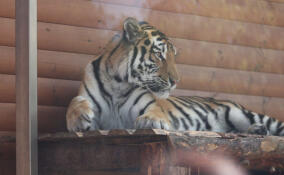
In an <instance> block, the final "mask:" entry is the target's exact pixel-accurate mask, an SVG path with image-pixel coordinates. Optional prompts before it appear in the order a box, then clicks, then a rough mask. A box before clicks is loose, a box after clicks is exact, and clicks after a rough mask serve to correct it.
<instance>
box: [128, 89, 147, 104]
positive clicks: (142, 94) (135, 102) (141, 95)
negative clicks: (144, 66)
mask: <svg viewBox="0 0 284 175" xmlns="http://www.w3.org/2000/svg"><path fill="white" fill-rule="evenodd" d="M145 94H148V92H143V93H141V94H140V95H139V96H138V97H137V98H136V100H135V101H134V103H133V105H132V106H135V105H136V104H137V103H138V101H139V100H140V99H141V98H142V97H143V96H144V95H145Z"/></svg>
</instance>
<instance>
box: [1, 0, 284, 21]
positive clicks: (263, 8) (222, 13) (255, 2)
mask: <svg viewBox="0 0 284 175" xmlns="http://www.w3.org/2000/svg"><path fill="white" fill-rule="evenodd" d="M274 1H275V2H281V0H274ZM81 2H82V1H81ZM92 2H101V3H110V4H117V5H124V6H132V7H140V8H148V9H151V10H159V11H166V12H173V13H184V14H193V15H199V16H207V17H215V18H223V19H229V20H239V21H244V22H252V23H260V24H266V25H275V26H284V20H283V10H284V5H283V4H279V3H274V2H273V0H271V1H265V0H248V1H235V0H226V1H219V0H203V1H192V2H190V1H186V0H177V1H169V0H159V1H151V0H146V1H139V0H135V1H133V0H121V1H116V0H92ZM14 3H15V1H14V0H10V1H9V0H2V1H1V2H0V16H2V17H14V16H15V15H14ZM52 3H54V2H50V4H52ZM56 3H58V5H59V6H60V5H62V4H63V3H64V2H58V1H56ZM44 5H45V6H44ZM46 5H49V3H48V2H47V1H46V0H39V1H38V6H39V8H44V7H49V6H46ZM38 13H39V16H41V13H42V11H39V12H38ZM85 13H86V12H85ZM39 20H41V19H39Z"/></svg>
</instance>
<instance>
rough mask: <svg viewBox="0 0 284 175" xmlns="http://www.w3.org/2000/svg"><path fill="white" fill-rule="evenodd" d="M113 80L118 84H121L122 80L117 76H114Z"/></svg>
mask: <svg viewBox="0 0 284 175" xmlns="http://www.w3.org/2000/svg"><path fill="white" fill-rule="evenodd" d="M114 80H115V81H116V82H118V83H120V82H122V79H121V78H120V77H119V75H114Z"/></svg>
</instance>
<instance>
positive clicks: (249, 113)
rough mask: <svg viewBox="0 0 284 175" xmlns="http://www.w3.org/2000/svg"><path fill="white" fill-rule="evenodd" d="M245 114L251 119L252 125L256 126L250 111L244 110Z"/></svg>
mask: <svg viewBox="0 0 284 175" xmlns="http://www.w3.org/2000/svg"><path fill="white" fill-rule="evenodd" d="M242 112H243V114H244V115H245V116H246V117H247V118H248V119H249V122H250V124H251V125H252V124H254V123H255V120H254V115H253V114H252V113H251V112H250V111H246V110H242Z"/></svg>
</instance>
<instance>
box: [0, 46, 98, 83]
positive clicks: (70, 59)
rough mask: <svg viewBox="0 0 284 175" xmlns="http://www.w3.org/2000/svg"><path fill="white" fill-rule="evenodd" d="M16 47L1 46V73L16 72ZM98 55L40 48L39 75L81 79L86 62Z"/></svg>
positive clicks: (11, 73)
mask: <svg viewBox="0 0 284 175" xmlns="http://www.w3.org/2000/svg"><path fill="white" fill-rule="evenodd" d="M14 52H15V48H14V47H7V46H0V73H2V74H10V75H13V74H15V54H14ZM95 58H96V56H93V55H87V54H76V53H68V52H58V51H47V50H38V76H39V77H45V78H55V79H67V80H81V77H82V74H83V72H84V68H85V66H86V64H87V63H88V62H89V61H91V60H93V59H95Z"/></svg>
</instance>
